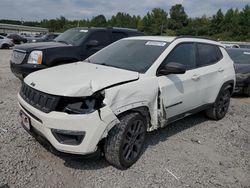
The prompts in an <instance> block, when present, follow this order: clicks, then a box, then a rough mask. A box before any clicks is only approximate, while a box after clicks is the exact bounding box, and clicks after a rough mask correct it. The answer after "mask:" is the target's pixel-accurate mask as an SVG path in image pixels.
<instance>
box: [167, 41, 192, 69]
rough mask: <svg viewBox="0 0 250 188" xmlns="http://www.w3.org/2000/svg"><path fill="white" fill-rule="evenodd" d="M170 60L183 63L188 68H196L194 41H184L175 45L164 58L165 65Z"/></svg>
mask: <svg viewBox="0 0 250 188" xmlns="http://www.w3.org/2000/svg"><path fill="white" fill-rule="evenodd" d="M170 62H174V63H180V64H183V65H185V66H186V68H187V69H193V68H195V67H196V56H195V45H194V43H183V44H179V45H178V46H177V47H175V48H174V49H173V50H172V51H171V52H170V54H169V55H168V56H167V58H166V59H165V60H164V62H163V65H166V64H168V63H170Z"/></svg>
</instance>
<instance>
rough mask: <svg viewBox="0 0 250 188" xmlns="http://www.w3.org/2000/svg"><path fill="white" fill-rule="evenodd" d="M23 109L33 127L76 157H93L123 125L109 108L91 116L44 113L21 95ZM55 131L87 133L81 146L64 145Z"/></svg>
mask: <svg viewBox="0 0 250 188" xmlns="http://www.w3.org/2000/svg"><path fill="white" fill-rule="evenodd" d="M18 101H19V106H20V108H21V110H22V111H23V112H24V113H25V114H26V115H27V116H28V117H29V119H30V126H31V127H32V128H33V129H35V130H36V132H39V133H41V135H42V136H43V137H45V139H47V140H48V141H49V142H50V144H51V145H52V146H53V147H54V148H55V149H57V150H58V151H61V152H65V153H72V154H82V155H85V154H90V153H93V152H95V151H96V149H97V144H98V143H99V141H100V140H101V139H102V138H104V137H106V136H107V133H108V131H109V130H110V129H111V128H112V127H113V126H114V125H115V124H117V123H118V122H119V120H118V119H117V117H116V116H115V114H114V113H113V112H112V111H111V109H110V108H109V107H108V106H105V107H103V108H101V109H100V111H99V112H98V111H95V112H93V113H91V114H81V115H70V114H67V113H63V112H55V111H54V112H50V113H44V112H42V111H40V110H38V109H36V108H34V107H33V106H31V105H30V104H28V103H27V102H26V101H24V100H23V99H22V97H21V96H20V95H19V94H18ZM53 129H56V130H64V131H65V130H66V131H75V132H77V131H79V132H85V135H84V138H83V140H82V142H81V143H80V144H79V145H68V144H62V143H60V142H59V141H58V140H57V139H56V138H55V136H54V135H53V134H52V131H51V130H53Z"/></svg>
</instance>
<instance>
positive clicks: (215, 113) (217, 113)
mask: <svg viewBox="0 0 250 188" xmlns="http://www.w3.org/2000/svg"><path fill="white" fill-rule="evenodd" d="M230 98H231V92H230V90H229V89H228V88H225V87H223V88H222V89H221V91H220V93H219V95H218V97H217V99H216V101H215V103H214V105H213V107H212V108H209V109H207V110H206V115H207V116H208V117H209V118H211V119H214V120H220V119H222V118H224V117H225V115H226V113H227V111H228V108H229V105H230Z"/></svg>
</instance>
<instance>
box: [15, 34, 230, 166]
mask: <svg viewBox="0 0 250 188" xmlns="http://www.w3.org/2000/svg"><path fill="white" fill-rule="evenodd" d="M234 85H235V71H234V65H233V61H232V60H231V58H230V57H229V56H228V53H226V51H225V48H224V47H223V46H222V45H221V44H220V43H218V42H215V41H211V40H205V39H198V38H191V37H150V36H147V37H130V38H127V39H126V38H125V39H122V40H119V41H117V42H115V43H113V44H111V45H109V46H108V47H106V48H104V49H103V50H101V51H99V52H97V53H95V54H94V55H92V56H90V57H89V58H88V59H86V61H85V62H77V63H74V64H67V65H62V66H58V67H53V68H50V69H46V70H41V71H38V72H35V73H32V74H30V75H29V76H27V77H26V78H25V79H24V83H23V85H22V88H21V91H20V93H19V94H18V100H19V104H20V105H19V106H20V108H21V113H20V115H21V118H22V125H23V127H24V128H25V129H26V130H27V131H28V132H29V133H30V134H32V135H33V136H35V137H36V138H41V139H42V140H43V141H46V142H45V143H48V142H49V143H50V144H52V146H53V147H54V148H56V149H57V150H59V151H62V152H66V153H73V154H82V155H88V154H90V153H93V152H96V151H103V152H104V156H105V158H106V160H107V161H108V162H109V163H110V164H112V165H114V166H115V167H117V168H120V169H126V168H129V167H130V166H132V165H133V164H134V163H135V162H136V161H137V160H138V159H139V157H140V156H141V154H142V151H143V148H144V147H143V145H144V143H145V139H146V132H147V131H153V130H156V129H159V128H162V127H164V126H166V125H168V124H170V123H172V122H174V121H177V120H179V119H181V118H184V117H186V116H188V115H191V114H194V113H196V112H199V111H202V110H205V112H206V114H207V116H208V117H209V118H212V119H214V120H220V119H222V118H223V117H224V116H225V115H226V113H227V111H228V107H229V103H230V97H231V94H232V93H233V90H234ZM43 143H44V142H43ZM50 148H52V147H50Z"/></svg>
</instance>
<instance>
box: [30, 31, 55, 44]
mask: <svg viewBox="0 0 250 188" xmlns="http://www.w3.org/2000/svg"><path fill="white" fill-rule="evenodd" d="M59 35H60V33H47V34H45V35H43V36H41V37H37V38H33V39H32V40H30V41H29V42H50V41H53V40H54V39H55V38H56V37H58V36H59Z"/></svg>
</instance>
